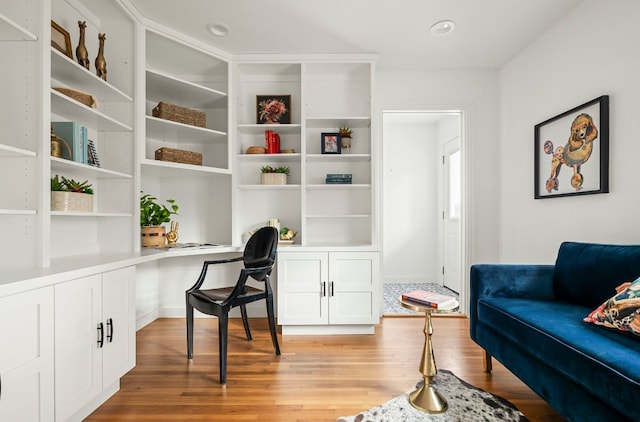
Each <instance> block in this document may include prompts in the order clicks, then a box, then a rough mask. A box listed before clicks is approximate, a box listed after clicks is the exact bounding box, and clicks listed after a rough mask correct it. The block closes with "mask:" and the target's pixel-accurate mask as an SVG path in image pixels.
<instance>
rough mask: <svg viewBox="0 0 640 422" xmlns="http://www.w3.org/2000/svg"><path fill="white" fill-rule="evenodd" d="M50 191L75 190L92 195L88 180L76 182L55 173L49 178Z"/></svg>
mask: <svg viewBox="0 0 640 422" xmlns="http://www.w3.org/2000/svg"><path fill="white" fill-rule="evenodd" d="M61 179H62V180H61ZM51 191H53V192H56V191H58V192H77V193H86V194H89V195H93V189H92V188H91V183H89V181H88V180H85V181H84V182H78V181H76V180H74V179H67V178H66V177H64V176H58V175H57V174H56V175H55V176H54V177H52V178H51Z"/></svg>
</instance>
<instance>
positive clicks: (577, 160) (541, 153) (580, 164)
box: [534, 95, 609, 199]
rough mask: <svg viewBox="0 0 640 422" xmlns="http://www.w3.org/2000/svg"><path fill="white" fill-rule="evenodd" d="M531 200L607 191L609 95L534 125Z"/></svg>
mask: <svg viewBox="0 0 640 422" xmlns="http://www.w3.org/2000/svg"><path fill="white" fill-rule="evenodd" d="M534 131H535V154H534V173H535V174H534V198H535V199H543V198H554V197H559V196H574V195H588V194H596V193H608V192H609V96H607V95H603V96H601V97H598V98H596V99H594V100H591V101H589V102H587V103H585V104H582V105H580V106H578V107H575V108H572V109H571V110H569V111H565V112H564V113H562V114H559V115H557V116H555V117H552V118H550V119H548V120H545V121H544V122H542V123H539V124H537V125H535V130H534Z"/></svg>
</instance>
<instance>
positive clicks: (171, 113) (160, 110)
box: [151, 102, 207, 127]
mask: <svg viewBox="0 0 640 422" xmlns="http://www.w3.org/2000/svg"><path fill="white" fill-rule="evenodd" d="M151 114H153V117H158V118H160V119H165V120H171V121H172V122H178V123H184V124H187V125H192V126H198V127H205V125H206V122H207V115H206V114H205V113H204V112H202V111H197V110H192V109H190V108H186V107H181V106H177V105H175V104H168V103H163V102H159V103H158V105H157V106H155V107H154V108H153V110H152V111H151Z"/></svg>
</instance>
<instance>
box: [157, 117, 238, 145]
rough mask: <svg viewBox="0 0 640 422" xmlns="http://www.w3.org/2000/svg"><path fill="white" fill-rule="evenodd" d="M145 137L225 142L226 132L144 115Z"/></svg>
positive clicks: (178, 140) (191, 141)
mask: <svg viewBox="0 0 640 422" xmlns="http://www.w3.org/2000/svg"><path fill="white" fill-rule="evenodd" d="M146 122H147V138H151V139H160V140H170V141H174V142H181V141H182V142H189V143H194V142H196V143H211V142H221V143H222V142H226V140H227V138H226V136H227V134H226V132H221V131H219V130H213V129H208V128H206V127H198V126H193V125H187V124H184V123H178V122H173V121H171V120H165V119H159V118H157V117H153V116H146Z"/></svg>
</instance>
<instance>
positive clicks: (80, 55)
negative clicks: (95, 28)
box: [76, 21, 89, 70]
mask: <svg viewBox="0 0 640 422" xmlns="http://www.w3.org/2000/svg"><path fill="white" fill-rule="evenodd" d="M78 27H79V28H80V41H78V46H77V47H76V58H77V59H78V63H80V65H81V66H83V67H84V68H85V69H87V70H89V52H88V51H87V47H85V45H84V30H85V29H86V28H87V22H86V21H78Z"/></svg>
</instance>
